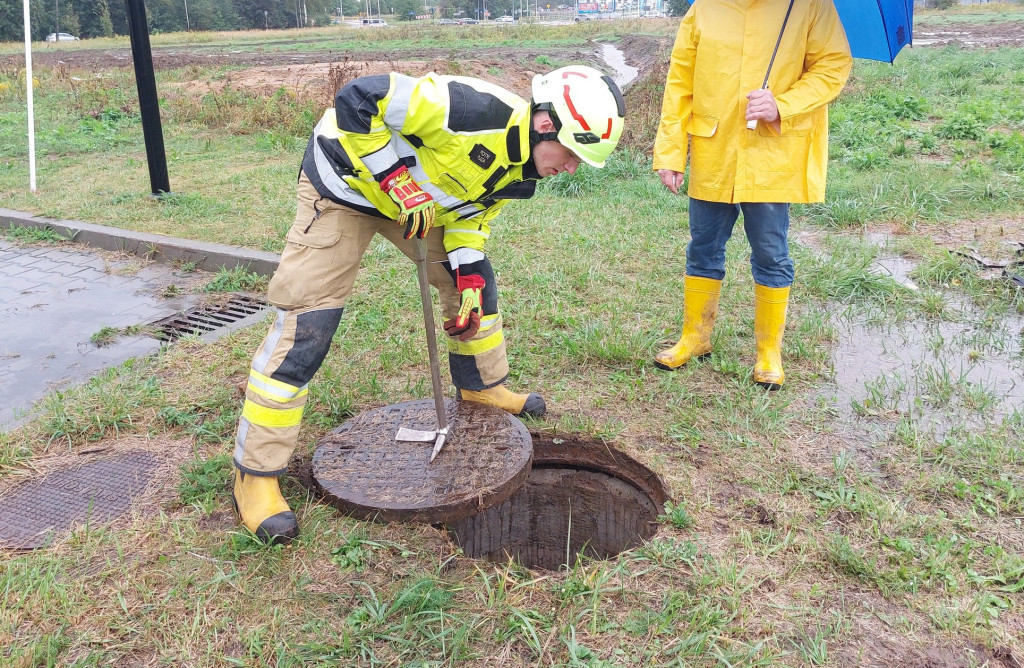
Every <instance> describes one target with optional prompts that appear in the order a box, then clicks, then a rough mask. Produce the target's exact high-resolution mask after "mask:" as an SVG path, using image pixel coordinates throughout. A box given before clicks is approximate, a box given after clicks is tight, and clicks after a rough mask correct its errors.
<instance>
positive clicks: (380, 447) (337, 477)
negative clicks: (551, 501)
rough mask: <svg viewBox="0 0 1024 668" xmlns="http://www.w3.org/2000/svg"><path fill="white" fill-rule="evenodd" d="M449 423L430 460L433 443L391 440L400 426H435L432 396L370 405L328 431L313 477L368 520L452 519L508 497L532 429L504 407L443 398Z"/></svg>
mask: <svg viewBox="0 0 1024 668" xmlns="http://www.w3.org/2000/svg"><path fill="white" fill-rule="evenodd" d="M445 409H446V411H447V417H448V424H449V428H450V432H449V436H448V440H447V442H446V445H445V446H444V450H442V451H441V454H440V455H438V456H437V459H435V460H434V461H433V462H430V452H431V450H433V443H413V442H406V441H395V434H396V433H397V432H398V429H399V427H406V428H409V429H420V430H431V429H436V428H437V416H436V414H435V411H434V401H433V399H423V400H419V401H409V402H405V403H401V404H395V405H392V406H384V407H383V408H378V409H375V410H372V411H367V412H365V413H363V414H361V415H359V416H357V417H356V418H354V419H352V420H351V421H349V422H346V423H345V424H343V425H341V426H340V427H338V428H337V429H335V430H334V432H333V433H331V434H329V435H327V436H325V437H324V438H323V439H321V440H320V442H319V444H318V445H317V449H316V452H315V453H314V454H313V479H314V480H315V481H316V484H317V485H319V486H320V488H321V489H323V491H324V493H325V494H326V496H327V499H328V500H329V501H330V502H331V503H332V504H333V505H334V506H335V507H337V508H338V509H340V510H342V511H344V512H346V513H350V514H352V515H355V516H356V517H361V518H365V519H377V520H380V521H385V522H389V521H401V520H410V521H418V522H430V523H436V522H449V521H454V520H456V519H459V518H461V517H466V516H468V515H472V514H474V513H477V512H479V511H480V510H482V509H484V508H489V507H490V506H492V505H494V504H497V503H501V502H502V501H504V500H505V499H507V498H509V496H511V495H512V494H513V493H514V492H515V491H516V490H517V489H519V487H520V486H521V485H522V484H523V483H524V482H525V481H526V478H527V476H528V475H529V472H530V462H531V460H532V458H533V445H532V442H531V439H530V432H529V430H527V429H526V427H525V426H524V425H523V423H522V422H520V421H519V420H518V419H516V418H515V417H513V416H511V415H509V414H508V413H506V412H505V411H503V410H500V409H498V408H493V407H491V406H485V405H483V404H477V403H473V402H468V401H447V402H445Z"/></svg>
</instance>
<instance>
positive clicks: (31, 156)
mask: <svg viewBox="0 0 1024 668" xmlns="http://www.w3.org/2000/svg"><path fill="white" fill-rule="evenodd" d="M23 4H24V5H25V91H26V93H25V99H26V100H27V101H28V187H29V188H30V189H31V190H32V192H35V191H36V123H35V110H34V109H33V105H32V102H33V100H32V92H33V91H32V27H31V25H30V24H29V11H28V0H23Z"/></svg>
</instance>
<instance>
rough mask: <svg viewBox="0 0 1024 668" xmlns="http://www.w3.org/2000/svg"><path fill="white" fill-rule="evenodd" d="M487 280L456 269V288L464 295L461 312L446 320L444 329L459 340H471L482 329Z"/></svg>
mask: <svg viewBox="0 0 1024 668" xmlns="http://www.w3.org/2000/svg"><path fill="white" fill-rule="evenodd" d="M485 285H487V282H486V281H484V277H483V276H481V275H479V274H463V273H462V272H460V271H459V270H458V269H456V270H455V288H456V289H457V290H458V291H459V293H460V294H461V295H462V305H461V306H460V307H459V314H458V315H457V316H455V317H454V318H450V319H448V320H445V321H444V331H445V333H447V334H448V336H451V337H456V336H457V337H458V338H459V341H469V340H470V339H471V338H473V337H474V336H476V333H477V332H479V331H480V313H481V311H483V305H482V301H483V291H484V286H485Z"/></svg>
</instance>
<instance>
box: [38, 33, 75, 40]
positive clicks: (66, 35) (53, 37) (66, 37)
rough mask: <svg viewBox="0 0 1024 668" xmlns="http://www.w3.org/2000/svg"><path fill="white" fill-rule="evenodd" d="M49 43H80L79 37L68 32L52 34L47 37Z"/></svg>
mask: <svg viewBox="0 0 1024 668" xmlns="http://www.w3.org/2000/svg"><path fill="white" fill-rule="evenodd" d="M46 41H47V42H78V41H80V40H79V39H78V38H77V37H75V36H74V35H72V34H71V33H67V32H51V33H50V34H49V35H47V36H46Z"/></svg>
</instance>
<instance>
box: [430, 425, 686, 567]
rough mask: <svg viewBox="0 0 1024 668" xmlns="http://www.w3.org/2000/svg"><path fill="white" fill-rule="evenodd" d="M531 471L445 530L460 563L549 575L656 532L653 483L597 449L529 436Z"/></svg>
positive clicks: (660, 496) (627, 461) (620, 457)
mask: <svg viewBox="0 0 1024 668" xmlns="http://www.w3.org/2000/svg"><path fill="white" fill-rule="evenodd" d="M533 439H534V440H533V445H534V458H533V470H532V471H531V472H530V475H529V478H528V479H527V481H526V484H525V485H523V487H522V488H520V489H519V491H517V492H516V493H515V494H514V495H512V497H511V498H509V499H508V500H507V501H505V502H503V503H501V504H499V505H496V506H493V507H491V508H488V509H487V510H484V511H482V512H480V513H478V514H476V515H473V516H471V517H468V518H466V519H463V520H460V521H457V522H452V523H448V525H447V527H446V529H447V531H448V533H449V535H450V536H451V537H452V539H453V540H454V541H455V542H456V543H457V544H458V545H459V546H460V547H462V549H463V551H464V553H465V554H466V556H469V557H474V558H480V559H486V560H489V561H499V562H500V561H507V560H508V559H509V558H513V559H516V560H517V561H519V562H520V563H522V564H523V565H525V566H527V567H530V568H545V569H549V570H557V569H559V568H561V567H562V566H563V565H567V564H568V565H571V564H572V563H574V562H575V560H576V558H577V555H584V556H586V557H589V558H593V559H607V558H610V557H613V556H615V555H616V554H618V553H620V552H622V551H624V550H628V549H630V548H633V547H637V546H638V545H640V544H642V543H643V541H645V540H648V539H650V538H652V537H653V536H654V534H655V532H656V531H657V526H658V516H659V515H660V514H661V512H662V510H663V507H664V504H665V502H666V501H667V500H668V495H667V493H666V491H665V488H664V485H663V484H662V482H661V480H660V479H659V478H658V476H657V475H656V474H655V473H654V472H653V471H651V470H650V469H648V468H647V467H645V466H643V465H642V464H640V463H639V462H637V461H636V460H634V459H632V458H631V457H629V456H628V455H626V454H625V453H623V452H620V451H617V450H615V449H613V448H611V447H609V446H607V445H605V444H603V443H599V442H592V441H586V440H582V439H576V438H566V437H555V436H550V435H547V434H533Z"/></svg>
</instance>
